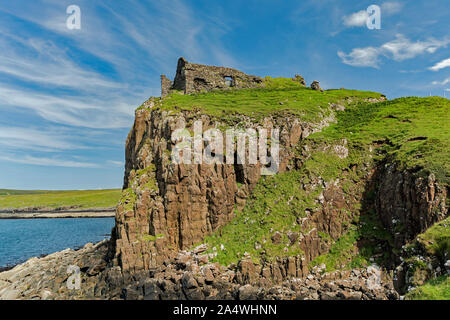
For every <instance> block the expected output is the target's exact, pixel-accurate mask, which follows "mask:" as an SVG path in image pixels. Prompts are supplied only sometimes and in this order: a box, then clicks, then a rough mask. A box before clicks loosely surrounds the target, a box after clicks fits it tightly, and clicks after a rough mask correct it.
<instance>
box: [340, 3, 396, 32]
mask: <svg viewBox="0 0 450 320" xmlns="http://www.w3.org/2000/svg"><path fill="white" fill-rule="evenodd" d="M402 8H403V3H401V2H398V1H388V2H383V3H382V4H381V7H380V9H381V16H385V15H386V16H390V15H393V14H396V13H399V12H400V11H401V10H402ZM367 18H369V14H368V13H367V10H366V9H364V10H360V11H358V12H354V13H352V14H349V15H346V16H344V17H343V18H342V23H343V24H344V26H346V27H365V26H366V21H367Z"/></svg>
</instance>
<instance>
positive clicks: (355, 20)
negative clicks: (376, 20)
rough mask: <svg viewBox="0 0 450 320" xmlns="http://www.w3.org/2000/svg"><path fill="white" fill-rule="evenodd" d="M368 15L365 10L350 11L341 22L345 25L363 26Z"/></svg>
mask: <svg viewBox="0 0 450 320" xmlns="http://www.w3.org/2000/svg"><path fill="white" fill-rule="evenodd" d="M368 17H369V14H368V13H367V11H366V10H361V11H358V12H355V13H352V14H351V15H348V16H344V17H343V18H342V19H343V22H344V25H345V26H347V27H363V26H365V25H366V21H367V18H368Z"/></svg>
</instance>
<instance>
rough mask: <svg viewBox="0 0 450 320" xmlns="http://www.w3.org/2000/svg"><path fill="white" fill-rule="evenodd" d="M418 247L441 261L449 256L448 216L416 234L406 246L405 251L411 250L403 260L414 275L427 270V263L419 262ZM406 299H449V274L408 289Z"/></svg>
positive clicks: (449, 234)
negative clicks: (414, 238)
mask: <svg viewBox="0 0 450 320" xmlns="http://www.w3.org/2000/svg"><path fill="white" fill-rule="evenodd" d="M418 248H422V249H423V250H425V251H426V253H427V255H430V256H431V255H432V256H436V257H438V258H439V259H440V260H441V261H446V260H447V259H448V258H449V257H450V217H447V218H446V219H444V220H442V221H440V222H438V223H436V224H435V225H434V226H432V227H431V228H429V229H428V230H427V231H426V232H424V233H422V234H420V235H419V236H417V238H416V240H415V241H413V242H412V243H411V244H409V245H408V246H407V247H406V251H407V252H411V253H412V254H411V256H409V257H408V258H407V259H406V260H405V261H406V262H408V263H409V264H410V265H412V266H413V267H412V268H411V269H410V274H412V276H413V277H414V276H415V273H416V272H419V273H420V272H421V270H420V269H423V270H426V271H428V267H427V265H426V264H425V265H423V263H422V262H421V257H420V254H419V255H417V254H414V253H415V252H420V250H418ZM406 299H412V300H450V276H449V275H444V276H441V277H439V278H437V279H432V280H430V281H428V282H427V283H425V284H424V285H422V286H419V287H417V288H416V289H414V290H412V291H410V292H409V293H408V294H407V295H406Z"/></svg>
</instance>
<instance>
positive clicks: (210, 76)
mask: <svg viewBox="0 0 450 320" xmlns="http://www.w3.org/2000/svg"><path fill="white" fill-rule="evenodd" d="M263 85H264V84H263V79H262V78H260V77H257V76H252V75H248V74H245V73H243V72H241V71H239V70H236V69H233V68H225V67H216V66H206V65H203V64H194V63H189V62H187V61H186V60H185V59H184V58H180V59H178V66H177V73H176V75H175V79H174V80H173V82H172V81H171V80H170V79H169V78H167V77H166V76H165V75H161V97H162V98H164V97H166V96H167V95H169V94H170V93H171V92H172V91H177V92H179V93H183V94H190V93H200V92H208V91H212V90H227V89H230V88H233V89H244V88H257V87H261V86H263Z"/></svg>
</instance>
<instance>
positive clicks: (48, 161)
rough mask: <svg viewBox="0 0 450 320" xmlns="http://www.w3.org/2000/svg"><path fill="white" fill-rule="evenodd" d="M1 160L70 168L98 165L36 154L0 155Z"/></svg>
mask: <svg viewBox="0 0 450 320" xmlns="http://www.w3.org/2000/svg"><path fill="white" fill-rule="evenodd" d="M0 160H2V161H7V162H14V163H22V164H30V165H36V166H48V167H68V168H97V167H98V165H97V164H95V163H89V162H78V161H72V160H64V159H58V158H45V157H34V156H29V155H25V156H20V157H19V156H15V157H11V156H2V155H0Z"/></svg>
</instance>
